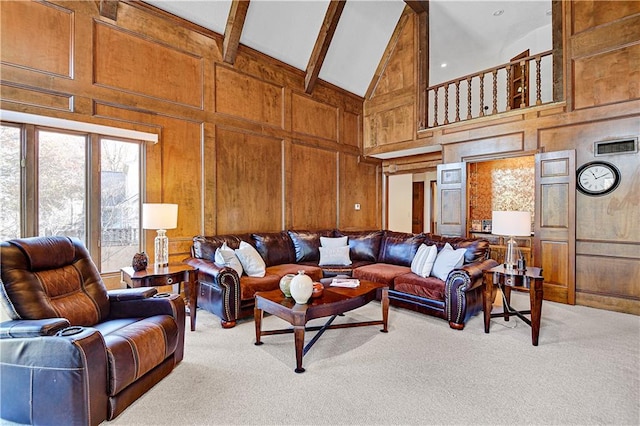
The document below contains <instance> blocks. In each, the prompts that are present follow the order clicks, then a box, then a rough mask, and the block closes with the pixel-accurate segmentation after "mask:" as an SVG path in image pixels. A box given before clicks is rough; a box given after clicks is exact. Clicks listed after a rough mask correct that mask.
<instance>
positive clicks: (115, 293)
mask: <svg viewBox="0 0 640 426" xmlns="http://www.w3.org/2000/svg"><path fill="white" fill-rule="evenodd" d="M156 293H158V289H157V288H155V287H137V288H123V289H118V290H109V291H107V294H108V295H109V301H110V302H113V301H125V300H136V299H148V298H149V297H152V296H153V295H155V294H156Z"/></svg>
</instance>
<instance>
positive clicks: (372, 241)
mask: <svg viewBox="0 0 640 426" xmlns="http://www.w3.org/2000/svg"><path fill="white" fill-rule="evenodd" d="M341 236H347V237H348V245H349V256H350V259H351V262H352V263H351V264H350V265H323V266H320V265H319V260H320V252H319V247H320V245H321V244H320V237H341ZM240 241H246V242H247V243H249V244H251V245H253V246H254V247H255V248H256V249H257V251H258V252H259V253H260V255H261V257H262V258H263V259H264V260H265V263H266V266H267V271H266V275H265V277H264V278H255V277H248V276H246V275H242V276H240V277H239V276H238V274H237V273H236V271H234V270H233V269H231V268H229V267H227V266H221V265H218V264H216V263H215V262H214V256H215V251H216V249H217V248H218V247H220V246H221V245H222V244H223V243H224V242H226V243H227V245H228V246H229V247H230V248H233V249H235V248H238V247H239V244H240ZM447 242H448V243H450V244H451V245H452V247H453V248H454V249H457V248H466V252H465V256H464V264H463V266H462V267H460V268H459V269H454V270H453V271H451V272H450V273H449V275H448V277H447V279H446V280H441V279H439V278H435V277H426V278H423V277H421V276H419V275H416V274H414V273H413V272H411V268H410V266H411V261H412V260H413V257H414V256H415V254H416V252H417V250H418V248H419V246H420V245H421V244H422V243H425V244H427V245H434V244H435V245H436V246H437V247H438V250H441V249H442V247H444V245H445V244H446V243H447ZM191 254H192V255H191V257H190V258H188V259H185V262H186V263H188V264H189V265H191V266H194V267H196V268H198V280H199V282H200V293H199V295H198V305H199V306H200V307H201V308H204V309H206V310H208V311H209V312H212V313H213V314H215V315H217V316H218V317H219V318H220V319H221V324H222V326H223V327H225V328H228V327H233V326H234V325H235V324H236V321H237V320H238V319H240V318H243V317H247V316H251V315H252V314H253V305H254V295H255V292H256V291H260V290H271V289H276V288H278V285H279V281H280V278H281V277H283V276H284V275H285V274H286V273H295V272H296V271H298V270H300V269H302V270H305V271H306V272H307V274H308V275H311V277H312V278H313V279H314V280H315V281H317V280H319V279H320V278H321V277H331V276H335V275H349V276H353V277H354V278H358V279H363V280H369V281H375V282H382V283H385V284H388V285H389V289H390V290H389V299H390V302H391V304H393V305H396V306H401V307H404V308H407V309H411V310H414V311H417V312H421V313H425V314H429V315H434V316H436V317H439V318H443V319H446V320H447V321H449V325H450V326H451V327H452V328H454V329H459V330H461V329H463V328H464V324H465V322H466V321H467V320H468V319H469V318H470V317H471V316H473V315H475V314H476V313H478V312H479V311H480V310H482V279H483V276H482V271H483V270H485V269H489V268H492V267H494V266H496V265H497V262H496V261H494V260H492V259H489V241H487V240H486V239H465V238H459V237H443V236H440V235H435V234H409V233H401V232H392V231H384V230H372V231H356V232H349V231H341V230H338V229H330V230H320V231H304V230H303V231H301V230H289V231H282V232H276V233H252V234H238V235H218V236H196V237H194V239H193V245H192V247H191Z"/></svg>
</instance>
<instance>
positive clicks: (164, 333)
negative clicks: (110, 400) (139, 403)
mask: <svg viewBox="0 0 640 426" xmlns="http://www.w3.org/2000/svg"><path fill="white" fill-rule="evenodd" d="M96 328H97V329H98V330H99V331H100V332H101V333H102V334H103V336H104V341H105V344H106V347H107V356H108V357H109V362H108V364H107V365H108V368H109V374H108V375H107V376H108V377H109V379H110V381H109V395H111V396H114V395H116V394H118V393H119V392H120V391H122V390H123V389H124V388H126V387H127V386H129V385H130V384H132V383H133V382H135V381H136V380H138V379H139V378H140V377H142V376H144V375H145V374H146V373H148V372H149V371H151V370H152V369H153V368H155V367H156V366H158V365H160V364H161V363H162V362H163V361H164V360H165V358H167V357H168V356H169V355H171V354H172V353H173V352H175V350H176V347H177V345H178V334H179V333H178V325H177V323H176V321H175V320H174V319H173V318H172V317H170V316H169V315H156V316H152V317H148V318H144V319H141V320H139V321H137V320H132V319H123V320H113V321H106V322H104V323H101V324H100V325H99V326H97V327H96Z"/></svg>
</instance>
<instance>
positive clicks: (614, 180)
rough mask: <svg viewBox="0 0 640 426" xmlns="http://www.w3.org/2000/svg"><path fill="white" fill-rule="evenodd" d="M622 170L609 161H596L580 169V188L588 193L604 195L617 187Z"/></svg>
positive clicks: (584, 192)
mask: <svg viewBox="0 0 640 426" xmlns="http://www.w3.org/2000/svg"><path fill="white" fill-rule="evenodd" d="M619 183H620V172H618V169H617V168H616V167H615V166H614V165H613V164H609V163H605V162H603V161H594V162H592V163H587V164H585V165H583V166H582V167H580V168H579V169H578V190H579V191H580V192H582V193H583V194H587V195H604V194H608V193H609V192H611V191H613V190H614V189H616V187H617V186H618V184H619Z"/></svg>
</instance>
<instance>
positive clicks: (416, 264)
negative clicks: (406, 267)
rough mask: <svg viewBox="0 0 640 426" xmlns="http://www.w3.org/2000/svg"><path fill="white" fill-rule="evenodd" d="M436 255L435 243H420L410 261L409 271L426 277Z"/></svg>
mask: <svg viewBox="0 0 640 426" xmlns="http://www.w3.org/2000/svg"><path fill="white" fill-rule="evenodd" d="M437 255H438V248H437V247H436V246H435V245H432V246H427V245H426V244H420V247H418V252H417V253H416V255H415V256H414V258H413V260H412V261H411V272H413V273H414V274H416V275H420V276H421V277H423V278H426V277H428V276H429V274H430V273H431V269H432V268H433V263H434V262H435V260H436V256H437Z"/></svg>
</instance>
